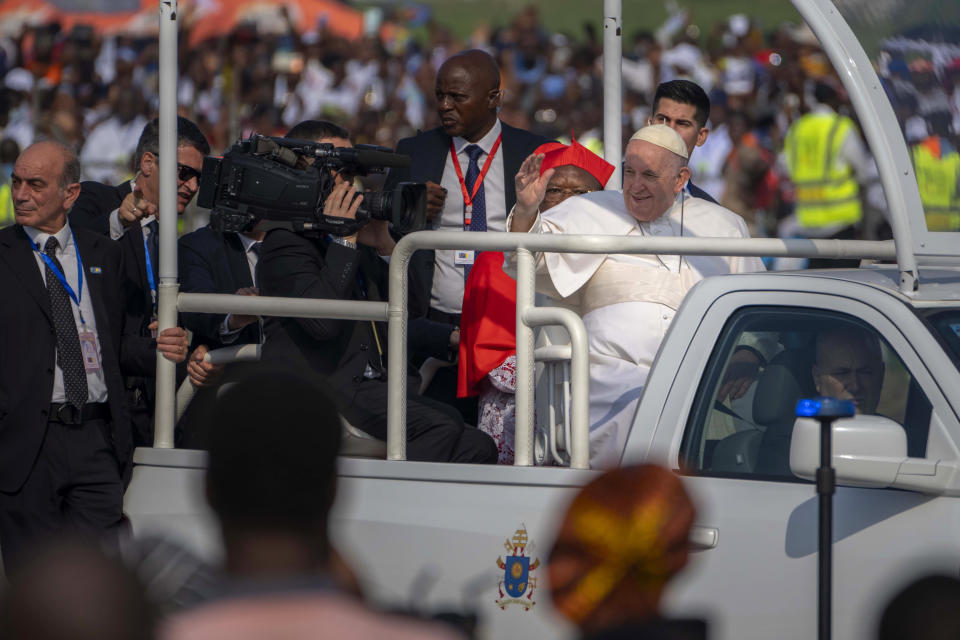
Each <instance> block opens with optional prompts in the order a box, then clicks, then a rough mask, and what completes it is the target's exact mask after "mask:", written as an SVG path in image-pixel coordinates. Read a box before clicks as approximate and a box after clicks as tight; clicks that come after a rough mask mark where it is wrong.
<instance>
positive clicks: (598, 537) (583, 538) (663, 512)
mask: <svg viewBox="0 0 960 640" xmlns="http://www.w3.org/2000/svg"><path fill="white" fill-rule="evenodd" d="M693 517H694V509H693V503H692V502H691V501H690V498H689V496H688V495H687V493H686V491H685V490H684V488H683V485H682V483H681V482H680V479H679V478H678V477H677V476H676V475H675V474H673V473H671V472H670V471H668V470H666V469H663V468H661V467H657V466H654V465H642V466H634V467H624V468H621V469H613V470H611V471H608V472H606V473H604V474H603V475H602V476H600V477H599V478H597V479H596V480H594V481H593V482H591V483H590V484H588V485H587V486H585V487H584V488H583V489H582V490H581V491H580V493H579V494H577V496H576V497H575V498H574V499H573V502H572V503H571V505H570V507H569V509H568V510H567V513H566V515H565V517H564V519H563V523H562V524H561V526H560V532H559V534H558V535H557V540H556V542H555V543H554V546H553V549H552V550H551V552H550V563H549V567H548V571H549V577H550V587H551V589H552V591H553V601H554V605H555V606H556V607H557V609H558V610H559V611H560V612H561V613H562V614H563V615H564V616H566V617H567V618H569V619H570V620H571V621H573V622H574V623H576V624H578V625H580V626H581V627H584V628H589V627H591V626H593V624H594V623H595V622H597V621H599V620H604V621H612V622H621V621H626V620H642V619H644V618H650V617H653V616H655V615H657V606H658V604H659V600H660V594H661V592H662V590H663V587H664V585H665V584H666V583H667V581H668V580H669V579H670V578H671V577H672V576H673V575H674V574H675V573H677V572H678V571H679V570H680V569H681V568H683V566H684V565H686V563H687V554H688V551H689V543H688V537H689V535H690V527H691V525H692V524H693Z"/></svg>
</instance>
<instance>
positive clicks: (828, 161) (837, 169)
mask: <svg viewBox="0 0 960 640" xmlns="http://www.w3.org/2000/svg"><path fill="white" fill-rule="evenodd" d="M853 130H854V125H853V121H852V120H851V119H850V118H848V117H846V116H841V115H838V114H834V113H808V114H807V115H805V116H803V117H802V118H800V119H799V120H797V121H796V122H794V123H793V125H792V126H791V127H790V130H789V131H788V132H787V138H786V140H785V141H784V152H785V153H786V156H787V168H788V169H789V170H790V180H791V181H792V182H793V184H794V188H795V194H794V207H795V211H796V215H797V221H798V222H799V223H800V226H801V227H807V228H810V227H827V226H832V225H847V224H855V223H857V222H859V221H860V219H861V218H862V217H863V210H862V206H861V204H860V186H859V185H858V184H857V180H856V178H855V176H854V173H853V167H851V166H850V165H849V164H848V163H847V162H846V161H845V160H844V159H843V158H841V157H840V149H841V147H842V146H843V141H844V139H845V138H846V137H847V135H848V134H849V133H850V132H851V131H853Z"/></svg>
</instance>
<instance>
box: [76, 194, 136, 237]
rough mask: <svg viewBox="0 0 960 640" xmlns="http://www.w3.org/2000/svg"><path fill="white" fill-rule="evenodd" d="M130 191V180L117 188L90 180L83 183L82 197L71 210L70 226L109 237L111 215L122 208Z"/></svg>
mask: <svg viewBox="0 0 960 640" xmlns="http://www.w3.org/2000/svg"><path fill="white" fill-rule="evenodd" d="M130 191H131V188H130V181H129V180H128V181H126V182H124V183H122V184H118V185H117V186H115V187H114V186H112V185H109V184H102V183H100V182H93V181H90V180H88V181H86V182H81V183H80V195H79V196H78V197H77V201H76V202H74V203H73V207H72V208H71V209H70V226H71V227H73V228H74V229H90V230H91V231H95V232H96V233H99V234H101V235H104V236H108V237H109V236H110V214H111V213H112V212H113V210H114V209H117V208H119V207H120V203H122V202H123V199H124V198H126V197H127V195H129V194H130Z"/></svg>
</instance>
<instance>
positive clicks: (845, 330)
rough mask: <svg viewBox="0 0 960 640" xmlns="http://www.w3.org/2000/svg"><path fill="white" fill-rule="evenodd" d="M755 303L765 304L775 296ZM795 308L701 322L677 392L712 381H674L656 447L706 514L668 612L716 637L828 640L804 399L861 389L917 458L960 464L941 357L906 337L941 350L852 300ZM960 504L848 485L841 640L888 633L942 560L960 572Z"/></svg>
mask: <svg viewBox="0 0 960 640" xmlns="http://www.w3.org/2000/svg"><path fill="white" fill-rule="evenodd" d="M756 293H759V292H754V295H753V297H752V299H753V300H754V301H756V300H769V294H768V293H766V292H764V294H765V295H764V297H760V296H757V295H756ZM737 295H741V296H748V297H749V294H748V293H746V292H742V293H741V294H732V297H733V298H735V297H736V296H737ZM778 295H780V296H781V297H782V296H783V294H778ZM727 297H731V296H727ZM796 298H798V299H802V301H803V304H802V306H799V305H798V306H770V305H764V306H760V305H757V306H738V307H737V308H735V309H732V310H726V309H723V307H724V306H726V305H730V304H733V303H732V301H731V300H726V301H723V302H722V303H721V304H719V305H714V307H712V308H711V309H710V311H709V312H708V313H707V314H706V315H705V316H704V320H703V322H702V323H701V325H700V327H701V331H700V332H699V333H700V334H702V333H704V331H705V332H706V333H707V335H706V336H704V335H697V336H696V337H695V338H694V339H693V340H692V341H691V343H690V347H689V348H688V350H687V355H686V356H684V359H683V363H682V364H681V366H680V368H679V370H678V372H677V380H684V379H686V380H694V381H698V382H695V383H694V384H692V385H690V384H686V385H679V384H674V385H673V389H674V390H673V391H671V396H670V397H669V399H668V401H667V403H666V404H665V409H664V412H663V414H662V415H661V419H660V422H659V423H658V426H657V430H656V433H655V435H654V440H653V448H652V452H653V453H652V454H651V457H654V458H657V457H661V458H662V459H660V460H656V461H658V462H661V463H664V464H668V465H670V466H671V468H674V469H677V470H678V471H679V472H680V473H682V474H683V475H684V476H686V480H687V486H688V488H689V489H690V490H691V492H692V494H693V495H694V496H695V499H696V501H697V504H698V508H699V511H698V517H697V521H696V525H697V526H696V528H695V531H694V542H695V543H696V544H697V545H698V547H699V549H700V551H698V552H697V553H694V554H693V560H692V562H691V567H690V569H689V571H688V572H687V573H686V574H684V575H683V576H682V577H681V580H680V582H679V583H678V584H677V585H676V588H675V591H674V592H673V596H674V597H672V598H671V599H670V600H669V602H670V603H671V604H672V605H674V606H676V607H678V611H682V612H684V613H690V612H695V613H701V614H706V615H707V617H708V618H709V619H711V621H712V624H713V627H712V637H715V638H728V639H733V638H738V639H743V638H798V639H800V638H803V639H808V638H813V637H816V614H817V581H816V576H817V573H816V571H817V498H816V494H815V490H814V486H813V484H812V483H809V482H807V481H804V480H801V479H799V478H797V477H795V476H794V475H793V474H792V473H791V472H790V467H789V451H790V436H791V433H792V429H793V423H794V409H795V406H796V401H797V400H798V399H799V398H801V397H810V396H815V395H819V394H829V395H841V396H842V395H843V394H844V393H848V394H850V395H851V397H853V398H855V399H856V400H857V402H858V406H859V410H861V411H863V412H865V413H875V414H880V415H883V416H886V417H889V418H891V419H893V420H895V421H896V422H898V423H899V424H900V425H902V426H903V427H904V429H905V430H906V432H907V439H908V449H909V451H908V453H909V455H910V456H912V457H924V456H925V455H928V457H933V458H938V457H943V456H950V457H953V458H955V457H956V450H955V448H954V447H953V445H952V443H950V442H949V437H948V436H947V435H946V434H947V429H946V428H945V425H952V426H950V427H949V430H950V431H951V432H953V433H956V417H955V415H954V413H953V411H952V410H951V409H950V408H949V406H948V405H947V403H946V401H945V400H944V398H943V397H942V396H941V395H940V391H939V388H938V386H937V385H936V384H934V380H933V378H932V377H931V375H930V374H929V370H930V369H928V367H927V366H925V360H924V358H925V357H927V356H926V355H925V356H924V358H921V357H918V353H917V351H916V350H915V349H914V347H913V346H912V345H911V344H910V343H909V342H908V341H907V339H906V337H905V336H907V335H910V336H914V335H915V333H916V335H919V336H921V337H922V338H923V339H924V340H925V341H926V342H927V343H928V344H929V345H933V346H934V347H935V345H936V343H935V341H932V340H929V338H930V335H929V332H928V331H927V330H926V329H925V328H924V327H923V325H922V323H921V322H920V321H919V320H918V319H917V318H916V317H915V316H912V315H911V316H910V319H912V321H913V325H912V326H911V327H904V326H903V322H902V320H900V319H898V320H897V323H896V324H895V323H894V322H892V321H891V320H890V319H888V318H887V317H885V316H884V315H882V314H881V313H880V312H878V310H877V309H876V308H875V307H872V306H869V305H867V304H863V303H861V302H860V301H857V300H853V299H851V298H846V297H838V296H827V295H816V294H797V296H796ZM714 313H715V314H717V315H716V316H715V317H714V318H713V321H714V326H716V327H722V329H719V330H717V329H714V330H713V334H712V336H710V335H709V334H710V332H709V330H707V329H704V327H709V326H710V324H711V317H710V316H711V314H714ZM707 339H710V340H712V345H711V344H709V343H707V342H705V340H707ZM930 357H934V356H930ZM937 357H939V358H940V359H941V360H943V354H942V350H941V351H940V353H939V354H938V355H937ZM927 364H929V363H927ZM948 364H949V363H948ZM931 369H932V367H931ZM950 370H951V372H952V374H953V375H954V377H955V375H956V369H955V368H953V367H952V366H951V367H950ZM845 390H846V391H845ZM680 411H682V415H683V416H685V418H680V417H679V416H680V414H678V413H676V412H680ZM671 414H673V415H674V417H673V418H671ZM677 418H679V419H677ZM671 420H673V422H672V423H671ZM678 424H679V425H681V427H682V428H681V429H677V425H678ZM933 450H936V451H933ZM956 506H957V503H956V499H954V498H936V497H933V496H926V495H921V494H919V493H913V492H907V491H899V490H891V489H866V488H852V487H840V488H838V491H837V494H836V496H835V502H834V545H835V546H834V591H833V593H834V599H833V601H834V632H835V634H836V637H838V638H864V639H865V638H868V637H874V636H873V634H874V624H875V620H876V619H877V617H878V615H879V612H880V609H881V608H882V606H883V605H884V603H885V602H886V601H887V599H888V598H889V596H890V594H891V593H892V590H895V589H897V588H900V587H901V586H903V584H904V580H906V579H907V578H908V577H909V576H910V575H911V574H912V573H915V572H917V571H920V570H922V567H928V566H930V565H929V561H930V560H931V559H932V560H933V561H934V565H935V566H936V567H937V568H939V570H940V571H949V572H950V573H954V572H955V571H956V570H957V566H958V565H960V547H958V543H957V536H956V535H955V534H951V531H953V532H955V531H957V529H956V526H957V519H958V515H960V512H958V510H957V508H956ZM934 523H937V524H934Z"/></svg>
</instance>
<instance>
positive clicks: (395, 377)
mask: <svg viewBox="0 0 960 640" xmlns="http://www.w3.org/2000/svg"><path fill="white" fill-rule="evenodd" d="M465 243H469V246H470V247H471V248H475V249H479V250H483V251H490V250H495V251H515V250H517V249H526V250H528V251H555V252H569V253H641V254H643V253H647V254H649V253H657V254H661V255H675V254H680V253H687V254H693V255H741V256H786V257H827V258H853V257H856V258H875V259H881V260H892V259H894V258H895V257H896V249H895V247H894V244H893V242H892V241H889V240H884V241H865V240H808V239H789V240H781V239H774V238H744V239H739V238H665V237H649V236H647V237H639V236H637V237H621V236H596V235H594V236H564V235H550V234H529V233H504V232H486V233H476V234H470V235H469V236H466V235H465V234H464V233H463V232H459V231H421V232H417V233H412V234H410V235H407V236H405V237H404V238H402V239H401V240H400V242H398V243H397V246H396V248H395V249H394V252H393V255H392V256H391V259H390V301H389V302H388V303H384V302H369V301H351V300H329V299H314V298H311V299H302V298H271V297H259V296H238V295H226V294H195V293H180V294H179V295H177V296H176V298H175V300H176V308H178V309H179V310H180V311H189V312H198V313H204V312H206V313H241V314H245V315H281V316H285V317H333V318H339V319H348V320H358V319H359V320H367V319H371V320H380V321H382V320H384V319H386V320H387V322H388V323H389V339H388V363H387V367H388V378H387V379H388V405H387V406H388V411H389V416H388V420H387V457H388V459H390V460H404V459H405V458H406V375H405V368H406V364H405V363H406V361H407V341H406V323H407V317H406V306H407V296H408V291H407V270H408V268H409V263H410V256H411V255H412V254H413V252H414V251H416V250H419V249H459V248H464V246H465ZM527 306H533V305H532V304H530V305H527ZM519 307H520V304H519V303H518V308H519ZM518 359H519V354H518ZM531 362H532V360H531ZM528 369H529V371H527V372H525V371H523V370H522V369H521V368H520V367H519V366H518V372H517V373H518V376H519V375H529V376H532V375H533V369H532V365H531V366H530V367H528ZM158 373H159V372H158ZM167 374H168V375H158V377H157V387H158V398H162V397H164V396H163V395H161V394H160V393H159V389H160V388H161V387H166V388H168V389H169V392H170V393H169V395H170V400H169V403H170V405H171V406H170V410H169V412H168V413H169V417H170V420H169V424H167V423H161V422H160V421H158V422H157V424H156V430H157V434H156V438H155V444H154V446H155V447H157V448H171V447H172V446H173V423H174V420H173V418H174V412H173V406H172V405H173V403H174V400H173V396H174V395H175V389H176V387H175V369H174V368H170V369H169V371H168V372H167ZM519 384H520V382H519V380H518V385H519ZM531 384H532V383H531ZM531 388H532V386H531ZM518 420H519V415H518ZM531 424H532V418H531ZM572 454H573V452H572V451H571V455H572Z"/></svg>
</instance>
